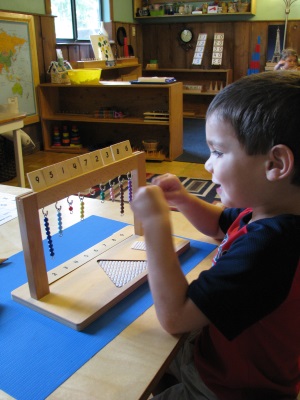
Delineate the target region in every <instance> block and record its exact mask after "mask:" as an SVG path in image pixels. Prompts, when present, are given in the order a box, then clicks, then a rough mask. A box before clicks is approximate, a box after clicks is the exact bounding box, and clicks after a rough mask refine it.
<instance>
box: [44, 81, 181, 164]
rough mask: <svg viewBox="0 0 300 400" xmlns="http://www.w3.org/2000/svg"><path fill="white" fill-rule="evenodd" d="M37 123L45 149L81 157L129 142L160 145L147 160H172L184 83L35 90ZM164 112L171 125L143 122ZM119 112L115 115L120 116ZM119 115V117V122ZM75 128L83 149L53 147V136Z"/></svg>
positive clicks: (177, 147)
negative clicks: (110, 114)
mask: <svg viewBox="0 0 300 400" xmlns="http://www.w3.org/2000/svg"><path fill="white" fill-rule="evenodd" d="M38 89H39V102H40V119H41V126H42V134H43V142H44V150H46V151H55V152H70V153H83V152H86V151H92V150H94V149H97V148H104V147H106V146H109V145H111V144H114V143H118V142H121V141H123V140H130V143H131V145H132V147H133V148H134V149H143V145H142V141H143V140H149V139H151V140H156V141H158V142H159V145H158V149H159V152H157V153H152V152H149V153H147V154H146V157H147V159H155V160H156V159H160V160H164V159H165V160H174V159H175V158H177V157H178V156H180V155H181V154H182V151H183V150H182V149H183V147H182V146H183V118H182V83H181V82H176V83H173V84H168V85H166V84H155V85H153V84H142V85H141V84H132V85H131V84H121V83H114V84H99V85H59V84H50V83H46V84H41V85H39V88H38ZM104 108H105V109H106V110H107V109H110V110H116V111H117V113H116V115H115V116H114V117H109V118H108V117H107V114H106V117H105V118H103V117H100V116H99V110H102V111H103V109H104ZM149 111H150V112H151V111H167V112H168V113H169V120H164V121H161V120H151V121H145V120H144V113H145V112H149ZM118 112H119V114H118ZM122 115H123V117H122ZM74 124H75V125H76V127H77V129H78V132H79V135H80V140H81V143H82V146H83V147H82V148H78V147H71V146H54V141H53V138H54V136H53V132H54V128H55V127H57V128H58V129H59V130H60V131H61V130H62V129H63V126H64V125H65V126H67V128H68V130H69V132H70V130H71V129H72V125H74Z"/></svg>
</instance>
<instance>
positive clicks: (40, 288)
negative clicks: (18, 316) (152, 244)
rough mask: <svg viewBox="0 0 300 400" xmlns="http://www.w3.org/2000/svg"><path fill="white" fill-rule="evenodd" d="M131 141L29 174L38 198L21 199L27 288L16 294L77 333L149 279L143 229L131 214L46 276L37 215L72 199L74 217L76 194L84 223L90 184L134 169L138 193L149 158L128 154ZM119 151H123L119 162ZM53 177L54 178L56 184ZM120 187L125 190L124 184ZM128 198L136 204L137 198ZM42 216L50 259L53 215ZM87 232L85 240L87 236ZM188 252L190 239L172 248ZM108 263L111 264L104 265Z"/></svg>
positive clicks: (18, 200)
mask: <svg viewBox="0 0 300 400" xmlns="http://www.w3.org/2000/svg"><path fill="white" fill-rule="evenodd" d="M127 142H128V141H126V144H125V145H123V146H122V143H124V142H121V143H120V144H116V145H112V146H110V148H105V149H102V150H99V151H96V152H92V153H89V154H87V155H86V154H84V155H82V156H78V157H75V158H74V159H71V160H67V161H66V164H64V163H62V164H63V168H62V165H61V163H58V164H55V165H54V166H49V167H46V168H44V169H42V170H38V171H34V172H33V173H30V174H32V175H31V176H29V175H28V180H29V181H30V184H31V187H32V189H33V192H30V193H27V194H24V195H20V196H17V198H16V204H17V210H18V217H19V224H20V232H21V239H22V245H23V252H24V260H25V263H26V272H27V278H28V283H26V284H25V285H22V286H20V287H19V288H17V289H15V290H13V292H12V293H11V295H12V298H13V299H14V300H15V301H17V302H19V303H21V304H23V305H26V306H28V307H30V308H33V309H34V310H35V311H37V312H40V313H42V314H44V315H46V316H47V317H49V318H52V319H54V320H56V321H58V322H60V323H63V324H65V325H67V326H69V327H71V328H72V329H76V330H82V329H83V328H85V327H86V326H87V325H89V324H90V323H91V322H93V321H94V320H95V319H97V318H98V317H99V316H100V315H102V314H103V313H104V312H106V311H107V310H108V309H109V308H110V307H112V306H113V305H115V304H116V303H117V302H119V301H120V300H122V299H123V298H124V297H125V296H127V295H128V294H129V293H131V292H132V291H133V290H135V289H136V288H137V287H138V286H140V285H141V284H142V283H143V282H145V281H146V279H147V268H146V264H147V263H146V261H147V255H146V251H145V250H143V249H141V247H140V246H138V248H137V247H136V246H134V243H136V242H141V241H143V240H144V238H143V231H142V226H141V223H140V221H138V220H137V219H136V218H135V216H134V215H132V218H133V222H134V224H133V225H130V224H129V225H126V226H125V227H124V228H122V229H121V230H119V231H117V232H115V233H114V234H113V235H111V236H109V237H107V238H106V239H104V240H102V241H101V242H99V243H98V244H96V245H94V246H92V248H90V249H87V250H85V251H84V252H82V253H80V254H77V255H76V256H75V257H73V258H72V259H70V260H67V261H66V262H64V263H63V264H61V265H58V266H56V267H54V268H53V269H50V270H49V272H47V268H46V261H45V255H44V247H43V241H42V232H41V225H40V212H39V210H43V209H44V208H46V207H47V206H50V205H52V204H54V205H55V204H56V205H57V202H59V201H61V200H63V199H67V203H68V210H69V212H70V214H73V206H72V200H70V199H69V197H68V196H71V195H74V193H78V196H79V200H80V212H79V213H80V219H81V220H82V219H83V218H84V217H85V213H84V201H83V199H82V197H83V196H81V194H82V193H83V192H84V191H85V190H86V187H87V185H88V186H89V187H94V186H96V185H97V184H98V185H99V181H100V182H108V181H109V179H111V178H112V177H116V176H118V177H121V176H122V174H124V173H127V172H128V171H130V173H128V178H129V179H128V180H129V181H130V182H129V183H128V186H131V184H132V194H133V195H134V192H135V191H136V190H137V189H138V187H139V186H145V185H146V166H145V153H144V152H139V151H138V152H134V153H132V151H130V153H129V154H128V152H127V149H128V148H129V146H128V143H127ZM119 148H120V150H122V149H123V154H122V157H121V158H120V153H121V152H120V151H119ZM114 150H115V151H114ZM130 150H131V148H130ZM102 153H103V154H102ZM107 154H108V155H110V154H111V158H112V159H110V162H109V163H108V162H107V159H106V158H107ZM114 154H115V157H114ZM100 159H101V160H102V162H101V164H100V165H99V164H97V163H96V162H98V161H99V160H100ZM86 160H90V161H91V162H92V161H93V162H92V163H91V164H92V165H90V167H89V168H90V169H89V170H84V169H83V168H81V169H80V162H81V161H82V164H83V165H84V166H86V163H85V161H86ZM105 161H106V162H107V164H105ZM68 162H69V163H68ZM67 168H71V169H72V171H71V172H72V173H73V175H72V173H69V174H68V176H67V177H66V178H64V175H63V174H64V172H65V170H66V169H67ZM73 169H74V170H73ZM58 172H59V173H58ZM53 177H55V178H56V181H55V182H54V181H53V180H52V179H53ZM37 178H38V179H37ZM122 179H123V178H122ZM131 181H132V183H131ZM48 182H49V183H48ZM118 184H119V185H120V186H121V187H120V190H122V185H123V181H122V180H121V179H119V182H118ZM111 189H112V191H111V192H110V198H111V200H113V199H114V194H113V183H112V182H111ZM130 193H131V190H130ZM123 195H124V193H123ZM130 198H131V199H132V195H130ZM86 201H87V200H86ZM90 201H93V200H90ZM121 203H122V208H121V214H124V209H125V207H124V201H123V202H121ZM59 213H60V207H59V206H58V205H57V220H58V234H60V233H62V221H61V215H59ZM43 216H44V220H45V229H46V235H47V241H48V245H49V248H50V252H51V254H53V255H54V250H53V245H52V244H51V243H52V238H51V234H50V228H49V226H48V221H47V218H48V217H47V211H44V212H43ZM79 223H81V222H79ZM99 228H100V229H101V227H99ZM82 234H83V235H84V232H82ZM66 237H67V235H64V240H66ZM71 245H72V243H70V246H71ZM188 246H189V241H187V240H185V239H183V238H176V237H174V248H175V249H176V251H177V253H178V254H179V253H180V252H182V251H184V250H185V249H187V248H188ZM106 260H108V261H109V262H108V263H106V262H105V261H106ZM120 268H121V269H122V270H123V271H122V273H120V272H121V271H120ZM108 270H109V271H110V272H109V274H111V275H110V276H108V273H107V272H108ZM106 271H107V272H106ZM123 272H124V273H123Z"/></svg>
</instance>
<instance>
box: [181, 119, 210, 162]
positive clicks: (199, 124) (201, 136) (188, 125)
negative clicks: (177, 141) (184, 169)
mask: <svg viewBox="0 0 300 400" xmlns="http://www.w3.org/2000/svg"><path fill="white" fill-rule="evenodd" d="M209 155H210V151H209V148H208V146H207V143H206V137H205V120H204V119H192V118H184V120H183V153H182V154H181V155H180V156H179V157H177V158H176V160H175V161H181V162H190V163H199V164H204V163H205V162H206V160H207V159H208V158H209Z"/></svg>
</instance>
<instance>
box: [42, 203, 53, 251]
mask: <svg viewBox="0 0 300 400" xmlns="http://www.w3.org/2000/svg"><path fill="white" fill-rule="evenodd" d="M43 215H44V226H45V232H46V236H47V242H48V247H49V253H50V256H51V257H52V258H53V257H54V248H53V242H52V237H51V232H50V226H49V219H48V211H46V212H44V209H43Z"/></svg>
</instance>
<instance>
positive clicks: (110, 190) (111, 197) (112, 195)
mask: <svg viewBox="0 0 300 400" xmlns="http://www.w3.org/2000/svg"><path fill="white" fill-rule="evenodd" d="M109 197H110V200H111V201H115V192H114V184H113V182H112V181H111V180H110V181H109Z"/></svg>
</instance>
